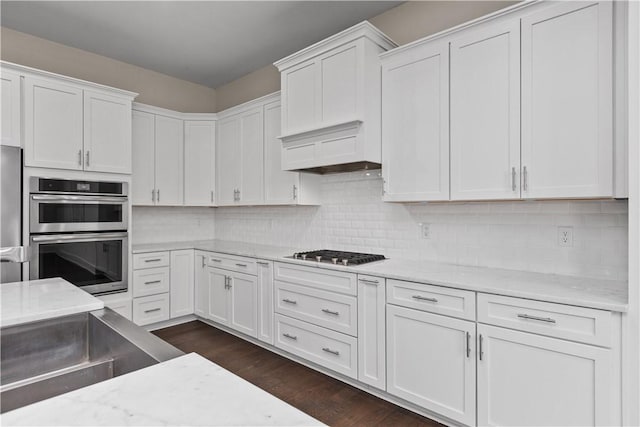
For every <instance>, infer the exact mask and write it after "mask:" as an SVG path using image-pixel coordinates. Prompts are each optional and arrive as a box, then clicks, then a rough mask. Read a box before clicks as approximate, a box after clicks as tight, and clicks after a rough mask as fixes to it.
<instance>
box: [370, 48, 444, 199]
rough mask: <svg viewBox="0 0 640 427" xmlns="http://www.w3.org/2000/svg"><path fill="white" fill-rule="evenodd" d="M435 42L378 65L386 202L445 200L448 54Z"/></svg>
mask: <svg viewBox="0 0 640 427" xmlns="http://www.w3.org/2000/svg"><path fill="white" fill-rule="evenodd" d="M448 56H449V55H448V45H447V44H446V43H442V42H438V43H435V44H430V45H425V46H421V47H420V48H419V49H418V50H417V51H408V52H407V53H406V54H404V55H402V56H398V57H394V58H392V59H390V60H388V61H386V62H384V63H383V66H382V158H383V161H382V173H383V178H384V196H383V199H384V200H385V201H396V202H399V201H424V200H448V199H449V58H448Z"/></svg>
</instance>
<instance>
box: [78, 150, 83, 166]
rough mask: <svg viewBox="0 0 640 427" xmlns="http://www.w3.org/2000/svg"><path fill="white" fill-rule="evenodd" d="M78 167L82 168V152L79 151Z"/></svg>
mask: <svg viewBox="0 0 640 427" xmlns="http://www.w3.org/2000/svg"><path fill="white" fill-rule="evenodd" d="M78 166H82V150H78Z"/></svg>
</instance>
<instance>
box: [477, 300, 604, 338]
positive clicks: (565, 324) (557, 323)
mask: <svg viewBox="0 0 640 427" xmlns="http://www.w3.org/2000/svg"><path fill="white" fill-rule="evenodd" d="M478 322H481V323H486V324H489V325H496V326H503V327H506V328H511V329H517V330H520V331H526V332H533V333H536V334H540V335H547V336H550V337H557V338H563V339H567V340H571V341H578V342H583V343H586V344H593V345H599V346H603V347H610V346H611V331H612V328H613V319H612V315H611V312H609V311H605V310H596V309H592V308H583V307H574V306H569V305H563V304H555V303H550V302H542V301H533V300H527V299H522V298H513V297H505V296H500V295H489V294H478Z"/></svg>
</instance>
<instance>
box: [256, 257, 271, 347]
mask: <svg viewBox="0 0 640 427" xmlns="http://www.w3.org/2000/svg"><path fill="white" fill-rule="evenodd" d="M256 263H257V264H258V339H259V340H260V341H264V342H266V343H267V344H271V345H273V262H272V261H262V260H258V261H256Z"/></svg>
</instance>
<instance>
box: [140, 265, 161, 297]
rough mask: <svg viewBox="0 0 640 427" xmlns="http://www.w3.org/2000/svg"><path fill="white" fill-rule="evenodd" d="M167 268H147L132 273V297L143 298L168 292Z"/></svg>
mask: <svg viewBox="0 0 640 427" xmlns="http://www.w3.org/2000/svg"><path fill="white" fill-rule="evenodd" d="M169 278H170V275H169V267H157V268H147V269H145V270H134V271H133V296H134V297H144V296H147V295H155V294H161V293H163V292H169V287H170V279H169Z"/></svg>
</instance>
